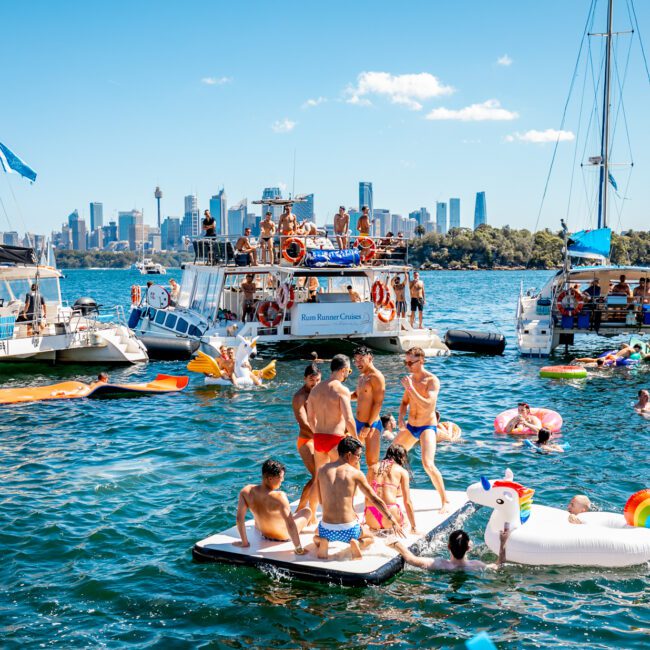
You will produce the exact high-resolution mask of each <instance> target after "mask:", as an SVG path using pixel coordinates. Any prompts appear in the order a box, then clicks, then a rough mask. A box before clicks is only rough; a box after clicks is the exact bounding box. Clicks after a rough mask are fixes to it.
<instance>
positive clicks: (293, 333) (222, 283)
mask: <svg viewBox="0 0 650 650" xmlns="http://www.w3.org/2000/svg"><path fill="white" fill-rule="evenodd" d="M359 240H361V241H359ZM359 240H357V242H356V243H358V245H359V247H355V248H349V249H344V250H338V249H335V248H334V245H333V243H332V242H331V241H330V240H328V239H327V238H326V237H323V236H321V235H318V236H312V237H309V236H301V235H298V236H292V237H283V239H282V242H283V246H282V251H280V253H281V254H280V255H279V258H280V262H279V263H273V264H257V265H255V266H250V265H248V264H249V262H250V260H249V259H248V256H246V255H244V256H241V255H237V254H235V252H234V250H233V246H232V243H231V242H230V241H229V240H228V237H217V238H206V239H199V240H195V241H194V242H193V243H194V250H195V259H194V262H193V263H191V264H186V265H185V267H184V270H183V277H182V281H181V285H180V293H179V295H178V296H177V300H176V301H175V304H172V301H171V300H170V296H169V294H168V293H167V292H166V291H164V292H163V291H161V289H162V287H160V286H158V285H154V287H151V288H150V289H149V290H148V291H147V292H146V293H145V294H144V295H143V296H142V300H141V301H140V302H139V304H134V305H133V306H132V310H131V313H130V317H129V326H130V327H131V328H132V329H133V330H134V331H135V333H136V335H137V336H138V337H139V338H140V339H141V340H143V341H144V342H145V343H146V345H147V349H148V350H149V353H150V355H152V356H159V357H167V356H170V357H174V356H177V355H180V356H183V355H189V354H191V352H193V351H194V350H195V349H196V348H197V347H200V349H201V350H202V351H204V352H206V353H208V354H211V355H216V354H218V350H219V347H220V346H221V345H227V346H236V345H237V339H236V336H237V335H238V334H239V335H242V336H248V337H258V339H257V343H258V346H264V345H280V346H285V347H289V348H298V347H301V346H303V345H309V346H310V349H313V348H314V347H316V348H318V347H319V346H320V345H321V344H324V343H326V342H329V343H332V342H333V343H334V348H335V349H341V348H340V346H341V344H342V343H349V344H362V343H363V344H365V345H368V346H370V347H372V348H375V349H377V350H384V351H387V352H402V351H404V350H408V349H409V348H411V347H414V346H419V347H421V348H423V349H424V351H425V353H426V354H427V356H438V355H447V354H449V349H448V348H447V346H446V345H445V344H444V343H443V342H442V341H441V340H440V337H439V336H438V333H437V332H436V331H435V330H432V329H414V328H412V327H411V326H410V324H409V321H408V319H407V318H399V317H397V316H396V311H395V295H394V290H393V289H392V281H393V279H394V278H395V277H396V276H400V277H401V278H402V281H404V276H405V274H407V273H408V272H409V271H410V270H411V267H410V266H409V265H408V263H407V255H408V250H407V248H406V244H405V243H403V242H401V241H399V242H396V245H395V246H394V245H393V243H392V242H386V240H380V239H379V238H376V239H373V238H371V237H362V238H359ZM258 254H259V253H258ZM242 257H243V258H244V259H242ZM362 258H363V259H362ZM251 275H252V276H253V278H252V282H253V284H254V287H255V288H254V290H249V291H250V296H251V297H250V299H249V301H248V302H245V296H244V291H243V290H242V286H241V285H242V283H244V282H246V276H251ZM407 285H408V282H407ZM249 287H250V285H249ZM406 294H407V299H408V288H407V289H406ZM136 295H137V294H136ZM245 312H246V313H245Z"/></svg>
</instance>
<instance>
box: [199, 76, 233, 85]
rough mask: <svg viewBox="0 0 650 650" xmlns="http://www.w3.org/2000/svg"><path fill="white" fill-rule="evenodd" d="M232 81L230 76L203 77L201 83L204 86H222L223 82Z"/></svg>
mask: <svg viewBox="0 0 650 650" xmlns="http://www.w3.org/2000/svg"><path fill="white" fill-rule="evenodd" d="M231 81H232V77H203V79H201V83H202V84H205V85H206V86H223V85H224V84H229V83H230V82H231Z"/></svg>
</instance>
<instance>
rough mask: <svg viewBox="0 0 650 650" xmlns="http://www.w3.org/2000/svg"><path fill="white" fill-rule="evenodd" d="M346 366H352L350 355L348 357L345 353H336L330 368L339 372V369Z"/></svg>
mask: <svg viewBox="0 0 650 650" xmlns="http://www.w3.org/2000/svg"><path fill="white" fill-rule="evenodd" d="M345 367H348V368H349V367H350V359H349V357H347V356H346V355H345V354H336V355H334V357H333V358H332V361H331V363H330V370H331V371H332V372H338V371H339V370H343V368H345Z"/></svg>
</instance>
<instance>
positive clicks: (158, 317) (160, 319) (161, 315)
mask: <svg viewBox="0 0 650 650" xmlns="http://www.w3.org/2000/svg"><path fill="white" fill-rule="evenodd" d="M166 315H167V314H166V313H165V312H164V311H163V310H162V309H161V310H160V311H159V312H158V313H157V314H156V324H157V325H162V324H163V323H164V322H165V316H166Z"/></svg>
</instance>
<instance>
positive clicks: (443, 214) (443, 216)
mask: <svg viewBox="0 0 650 650" xmlns="http://www.w3.org/2000/svg"><path fill="white" fill-rule="evenodd" d="M436 232H437V233H439V234H441V235H446V234H447V204H446V203H440V202H437V203H436Z"/></svg>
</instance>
